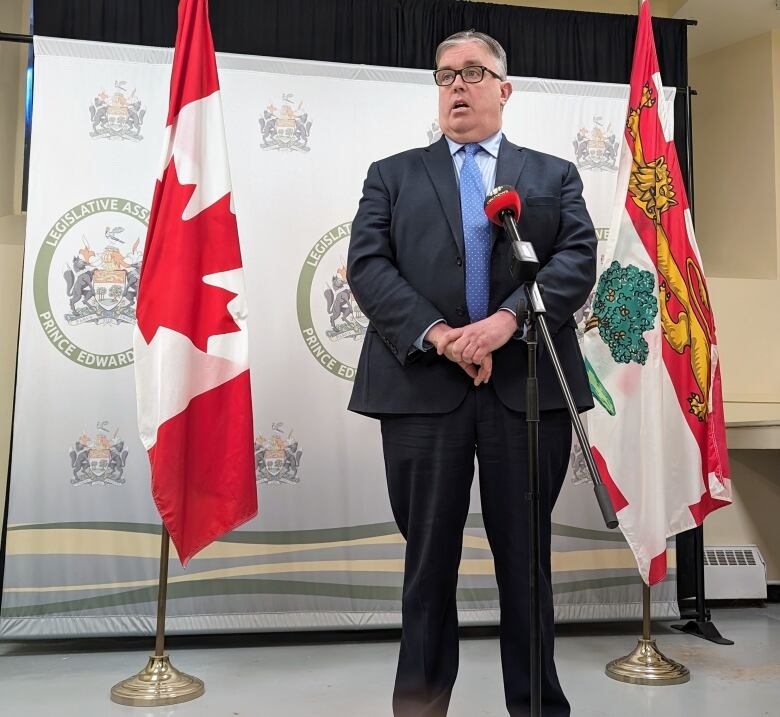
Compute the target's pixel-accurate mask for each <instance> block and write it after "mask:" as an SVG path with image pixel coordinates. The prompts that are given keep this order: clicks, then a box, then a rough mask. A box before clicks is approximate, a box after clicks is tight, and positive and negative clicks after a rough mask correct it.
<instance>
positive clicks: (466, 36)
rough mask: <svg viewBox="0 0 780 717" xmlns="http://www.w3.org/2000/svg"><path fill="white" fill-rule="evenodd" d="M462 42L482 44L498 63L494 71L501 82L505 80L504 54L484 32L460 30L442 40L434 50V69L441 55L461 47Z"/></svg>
mask: <svg viewBox="0 0 780 717" xmlns="http://www.w3.org/2000/svg"><path fill="white" fill-rule="evenodd" d="M464 42H478V43H480V44H482V45H483V46H484V47H485V49H486V50H487V51H488V52H489V53H490V54H491V55H492V56H493V58H494V59H495V60H496V62H497V63H498V66H497V67H496V71H497V72H498V74H499V75H500V76H501V79H502V80H505V79H506V52H504V48H503V47H501V44H500V43H499V42H498V41H497V40H494V39H493V38H492V37H490V35H486V34H485V33H484V32H477V31H476V30H473V29H472V30H461V31H460V32H456V33H455V34H454V35H450V36H449V37H448V38H447V39H446V40H442V42H440V43H439V46H438V47H437V48H436V67H437V68H438V66H439V59H440V58H441V56H442V54H443V53H444V52H445V51H446V50H449V49H450V48H451V47H455V46H456V45H462V44H463V43H464Z"/></svg>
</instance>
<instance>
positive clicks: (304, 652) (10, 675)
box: [0, 603, 780, 717]
mask: <svg viewBox="0 0 780 717" xmlns="http://www.w3.org/2000/svg"><path fill="white" fill-rule="evenodd" d="M713 621H714V622H715V624H716V625H717V627H718V628H719V629H720V631H721V633H722V634H723V635H724V636H725V637H729V638H731V639H732V640H734V641H735V643H736V644H735V645H734V646H730V647H725V646H718V645H714V644H712V643H709V642H705V641H704V640H701V639H699V638H695V637H691V636H688V635H684V634H681V633H679V632H677V631H675V630H672V629H671V628H670V626H669V624H666V623H660V624H655V625H654V626H653V630H654V633H655V634H654V636H655V637H656V638H657V640H658V645H659V647H660V648H661V650H663V651H664V652H665V653H666V654H667V655H668V656H669V657H671V658H673V659H676V660H677V661H678V662H682V663H683V664H684V665H686V666H687V667H688V668H689V669H690V671H691V681H690V682H689V683H688V684H685V685H679V686H672V687H642V686H635V685H628V684H622V683H619V682H616V681H614V680H611V679H609V678H607V677H606V676H605V675H604V665H605V664H606V663H607V662H608V661H609V660H611V659H613V658H615V657H619V656H621V655H623V654H625V653H627V652H629V651H630V650H631V649H633V647H634V646H635V644H636V638H637V637H638V635H639V631H640V629H641V626H640V625H638V624H599V625H562V626H559V637H558V640H557V643H556V652H557V664H558V670H559V673H560V676H561V682H562V684H563V686H564V689H565V690H566V692H567V695H568V697H569V700H570V702H571V703H572V707H573V711H572V715H573V717H622V716H624V715H628V716H629V717H645V716H647V717H651V716H652V717H705V716H706V717H721V716H723V717H726V716H727V715H728V717H770V716H771V717H778V716H780V604H778V603H772V604H769V605H767V606H763V607H758V606H756V607H740V608H722V609H717V610H713ZM168 647H169V649H170V652H171V655H172V660H173V663H174V665H175V666H176V667H178V668H179V669H181V670H184V671H185V672H190V673H191V674H194V675H197V676H198V677H200V678H201V679H203V680H204V681H205V683H206V694H205V695H204V696H203V697H201V698H200V699H198V700H195V701H193V702H189V703H187V704H182V705H176V706H173V707H156V708H138V707H135V708H134V707H123V706H120V705H116V704H113V703H111V702H110V701H109V690H110V688H111V685H112V684H114V683H115V682H118V681H119V680H121V679H123V678H125V677H127V676H129V675H130V674H131V673H133V672H135V671H137V670H139V669H141V668H142V667H143V666H144V664H145V663H146V654H147V653H148V652H149V651H150V649H151V640H137V639H123V640H114V641H108V640H69V641H57V642H45V643H43V642H27V643H0V696H1V697H0V715H2V716H3V717H5V716H6V715H8V716H10V715H24V716H25V717H52V716H53V715H56V717H76V716H78V717H115V716H120V715H125V716H127V717H130V716H132V717H135V716H138V717H143V716H145V715H150V716H153V717H168V716H169V715H170V716H171V717H173V716H175V717H244V716H247V717H249V716H253V717H254V716H257V717H261V716H262V717H315V716H316V717H336V716H338V717H391V710H390V706H389V704H390V693H391V690H392V684H393V675H394V669H395V659H396V655H397V650H398V635H397V632H380V633H371V634H370V635H368V636H362V637H361V636H355V635H354V634H352V633H339V634H336V635H334V634H321V633H320V634H305V635H301V634H285V635H238V636H219V637H210V638H204V637H196V638H193V637H186V638H172V639H170V640H169V642H168ZM499 715H506V710H505V709H504V706H503V698H502V688H501V676H500V669H499V656H498V641H497V640H496V638H495V636H494V634H492V631H491V630H479V631H475V630H469V631H467V634H466V635H465V636H464V637H463V638H462V640H461V667H460V674H459V677H458V682H457V684H456V686H455V691H454V694H453V698H452V705H451V708H450V711H449V717H489V716H490V717H492V716H496V717H498V716H499Z"/></svg>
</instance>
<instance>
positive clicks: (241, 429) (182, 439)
mask: <svg viewBox="0 0 780 717" xmlns="http://www.w3.org/2000/svg"><path fill="white" fill-rule="evenodd" d="M225 406H230V407H231V415H230V416H229V417H228V416H225V415H224V413H225V410H224V407H225ZM220 415H222V416H223V418H224V419H225V420H223V421H222V422H220V423H215V422H214V420H213V419H214V417H215V416H220ZM149 462H150V463H151V465H152V472H153V474H154V475H155V476H159V477H160V479H159V480H154V481H153V483H152V496H153V497H154V502H155V504H156V505H157V508H158V510H159V511H160V516H161V517H162V519H163V521H164V522H165V525H166V526H167V527H168V532H169V533H170V534H171V540H173V544H174V545H175V546H176V551H177V552H178V554H179V557H180V558H181V561H182V564H183V565H186V564H187V562H188V561H189V558H190V557H191V556H193V555H195V554H196V553H197V552H199V551H200V550H202V549H203V548H205V547H206V546H207V545H208V544H209V543H211V542H212V541H213V540H215V539H216V538H218V537H219V536H220V535H224V534H225V533H228V532H230V531H231V530H233V528H236V527H238V526H239V525H241V524H242V523H245V522H246V521H247V520H250V519H251V518H252V517H253V516H254V515H255V514H256V513H257V499H256V496H257V493H256V487H255V481H254V472H255V465H254V438H253V436H252V403H251V400H250V391H249V371H244V373H242V374H240V375H239V376H236V378H234V379H232V380H231V381H228V382H227V383H223V384H222V385H221V386H219V387H217V388H215V389H213V390H211V391H207V392H206V393H202V394H200V395H199V396H196V397H195V398H193V399H192V401H190V404H189V406H187V410H186V411H182V412H181V413H179V414H178V415H176V416H174V417H173V418H171V419H170V420H168V421H166V422H165V423H163V424H162V425H161V426H160V428H159V429H158V433H157V443H156V444H155V445H154V447H153V448H152V449H151V450H150V451H149ZM247 476H252V478H253V480H252V481H251V482H247V481H246V477H247ZM170 477H174V478H177V479H176V480H170Z"/></svg>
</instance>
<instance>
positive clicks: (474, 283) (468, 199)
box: [460, 144, 490, 322]
mask: <svg viewBox="0 0 780 717" xmlns="http://www.w3.org/2000/svg"><path fill="white" fill-rule="evenodd" d="M463 149H464V150H465V152H466V159H465V160H464V161H463V166H462V167H461V168H460V213H461V216H462V218H463V239H464V243H465V248H466V305H467V306H468V310H469V317H470V318H471V321H472V322H474V321H481V320H482V319H484V318H485V317H486V316H487V312H488V295H489V286H490V222H489V221H488V218H487V216H486V215H485V211H484V209H483V205H484V203H485V187H484V185H483V184H482V174H481V173H480V171H479V167H478V166H477V161H476V159H475V158H474V155H476V153H477V152H479V150H480V149H481V147H480V146H479V145H478V144H467V145H464V147H463Z"/></svg>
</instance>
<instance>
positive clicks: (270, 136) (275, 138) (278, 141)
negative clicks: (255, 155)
mask: <svg viewBox="0 0 780 717" xmlns="http://www.w3.org/2000/svg"><path fill="white" fill-rule="evenodd" d="M293 97H294V95H293V94H292V93H288V92H286V93H283V94H282V103H281V106H280V107H277V106H276V105H274V103H273V102H271V104H269V105H268V107H266V108H265V110H264V111H263V115H262V117H260V119H259V120H258V122H259V124H260V134H261V136H262V139H263V142H262V144H261V145H260V146H261V147H262V148H263V149H277V150H283V151H287V152H291V151H297V152H308V151H309V150H310V149H311V147H309V134H310V133H311V120H310V119H309V114H308V112H305V111H304V109H303V102H302V101H301V102H298V105H297V106H294V105H293Z"/></svg>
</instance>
